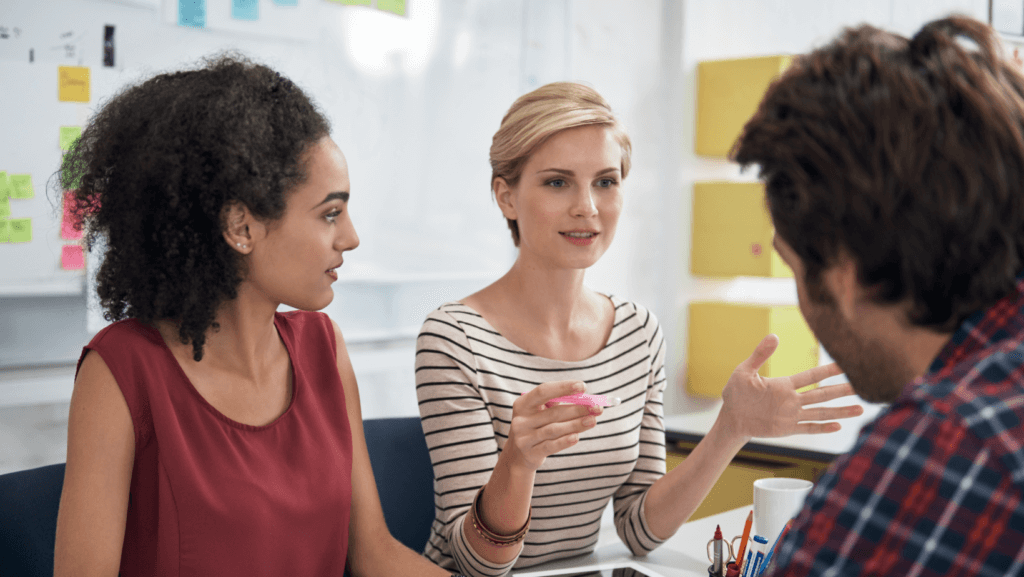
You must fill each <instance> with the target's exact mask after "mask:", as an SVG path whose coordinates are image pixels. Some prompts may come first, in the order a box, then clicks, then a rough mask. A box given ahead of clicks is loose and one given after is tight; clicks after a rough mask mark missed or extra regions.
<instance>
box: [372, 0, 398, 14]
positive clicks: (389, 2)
mask: <svg viewBox="0 0 1024 577" xmlns="http://www.w3.org/2000/svg"><path fill="white" fill-rule="evenodd" d="M377 8H378V9H379V10H384V11H385V12H391V13H392V14H398V15H399V16H405V0H377Z"/></svg>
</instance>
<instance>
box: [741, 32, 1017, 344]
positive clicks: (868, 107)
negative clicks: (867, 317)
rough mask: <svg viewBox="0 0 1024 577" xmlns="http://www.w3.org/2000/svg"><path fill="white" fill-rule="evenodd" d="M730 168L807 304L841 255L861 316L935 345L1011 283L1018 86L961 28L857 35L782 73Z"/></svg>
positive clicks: (818, 296)
mask: <svg viewBox="0 0 1024 577" xmlns="http://www.w3.org/2000/svg"><path fill="white" fill-rule="evenodd" d="M732 156H733V158H734V159H735V160H736V161H738V162H739V163H740V164H742V165H743V166H747V165H750V164H754V163H756V164H758V165H760V176H761V178H762V180H764V181H765V185H766V192H767V202H768V208H769V211H770V213H771V216H772V220H773V221H774V223H775V227H776V232H777V234H778V235H779V236H780V237H781V238H782V239H783V240H785V241H786V243H788V244H789V245H790V246H792V247H793V250H794V251H795V252H796V254H797V255H798V256H799V257H800V259H801V261H802V262H803V264H804V266H805V268H806V275H805V276H806V281H807V287H808V293H809V295H810V296H811V298H812V299H815V300H817V301H819V302H820V301H823V300H827V299H826V298H825V297H826V293H825V292H824V290H823V287H822V286H821V273H822V272H823V270H824V269H825V268H827V267H828V266H830V265H831V264H833V263H834V262H836V259H837V257H838V256H839V255H840V254H841V253H842V254H847V255H849V256H850V257H852V258H853V259H854V261H855V262H856V264H857V269H858V274H859V280H860V282H861V284H863V285H864V286H867V287H870V288H871V289H872V296H873V298H874V299H875V300H876V302H880V303H899V302H907V303H909V321H910V322H912V323H913V324H915V325H918V326H924V327H929V328H933V329H935V330H940V331H944V332H948V331H951V330H953V329H955V328H956V327H957V326H959V325H960V324H961V323H962V322H963V320H964V319H965V318H966V317H967V316H969V315H970V314H971V313H973V312H975V311H978V310H981V309H984V308H987V307H989V306H991V305H992V304H993V303H995V302H996V301H997V300H998V299H1000V298H1002V297H1003V296H1005V295H1006V294H1008V293H1009V292H1010V291H1011V290H1012V289H1013V287H1014V286H1015V284H1016V276H1017V275H1018V274H1019V273H1021V270H1022V267H1024V77H1022V76H1021V74H1020V73H1019V72H1018V71H1017V70H1016V68H1015V66H1014V65H1013V64H1012V63H1011V62H1008V61H1006V60H1004V59H1003V56H1002V53H1001V48H1000V42H999V39H998V36H997V35H996V33H995V32H994V31H993V30H992V28H990V27H989V26H987V25H985V24H983V23H981V22H978V21H976V20H973V19H971V18H968V17H964V16H951V17H948V18H944V19H941V20H936V21H933V22H930V23H928V24H927V25H925V26H924V27H923V28H922V29H921V30H920V31H919V32H918V33H917V34H916V35H915V36H914V37H913V39H909V40H908V39H907V38H904V37H902V36H898V35H896V34H891V33H889V32H885V31H882V30H879V29H877V28H874V27H871V26H860V27H857V28H852V29H847V30H846V31H844V33H842V34H841V35H840V36H839V37H838V38H837V39H836V40H834V41H833V42H832V43H831V44H828V45H827V46H824V47H822V48H819V49H817V50H814V51H813V52H811V53H809V54H807V55H805V56H801V57H799V58H796V59H795V60H794V62H793V64H792V66H791V67H790V68H789V69H788V70H786V71H785V72H784V73H783V74H782V76H781V77H780V78H779V79H777V80H776V81H775V82H774V83H773V85H772V86H771V87H770V88H769V89H768V91H767V94H766V95H765V97H764V99H763V100H762V102H761V104H760V107H759V108H758V110H757V112H756V113H755V115H754V116H753V117H752V118H751V120H750V121H749V122H748V123H747V125H746V127H745V128H744V131H743V134H742V136H741V137H740V139H739V140H738V141H737V143H736V145H735V147H734V148H733V153H732Z"/></svg>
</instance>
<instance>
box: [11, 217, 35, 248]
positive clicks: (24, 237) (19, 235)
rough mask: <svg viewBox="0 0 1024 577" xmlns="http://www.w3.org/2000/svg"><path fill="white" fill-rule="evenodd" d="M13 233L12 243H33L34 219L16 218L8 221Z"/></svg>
mask: <svg viewBox="0 0 1024 577" xmlns="http://www.w3.org/2000/svg"><path fill="white" fill-rule="evenodd" d="M7 226H8V228H10V231H11V241H10V242H12V243H13V242H32V219H31V218H15V219H12V220H9V221H7Z"/></svg>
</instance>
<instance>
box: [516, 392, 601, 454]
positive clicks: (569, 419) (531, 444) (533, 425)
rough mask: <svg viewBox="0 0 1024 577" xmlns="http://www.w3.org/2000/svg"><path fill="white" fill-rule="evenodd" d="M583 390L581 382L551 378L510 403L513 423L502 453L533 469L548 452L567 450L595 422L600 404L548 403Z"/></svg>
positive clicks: (599, 410) (599, 411)
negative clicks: (552, 380)
mask: <svg viewBox="0 0 1024 577" xmlns="http://www.w3.org/2000/svg"><path fill="white" fill-rule="evenodd" d="M584 391H586V386H585V385H584V384H583V383H582V382H580V381H554V382H550V383H542V384H540V385H537V387H536V388H534V389H533V390H532V391H530V392H528V393H526V394H524V395H522V396H520V397H519V398H518V399H516V400H515V402H514V403H512V426H511V427H510V428H509V432H508V442H506V443H505V448H504V449H503V451H502V452H503V453H509V451H512V452H511V453H509V456H510V457H512V458H513V462H515V463H518V464H521V465H522V466H525V467H527V468H529V469H530V470H531V471H536V470H537V469H539V468H540V466H541V465H542V464H543V463H544V459H546V458H547V457H548V455H553V454H555V453H557V452H559V451H561V450H563V449H567V448H569V447H571V446H573V445H575V444H576V443H578V442H579V440H580V433H582V432H583V431H586V430H587V429H590V428H592V427H593V426H594V425H596V424H597V419H596V417H597V415H600V414H601V412H602V409H601V407H588V406H581V405H562V404H557V403H556V404H554V405H552V404H549V401H550V400H551V399H554V398H557V397H563V396H567V395H574V394H577V393H582V392H584Z"/></svg>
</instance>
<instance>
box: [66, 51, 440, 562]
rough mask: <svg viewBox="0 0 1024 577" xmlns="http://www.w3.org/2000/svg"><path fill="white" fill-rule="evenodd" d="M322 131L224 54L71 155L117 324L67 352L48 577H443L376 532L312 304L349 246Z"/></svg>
mask: <svg viewBox="0 0 1024 577" xmlns="http://www.w3.org/2000/svg"><path fill="white" fill-rule="evenodd" d="M329 130H330V128H329V125H328V122H327V120H326V119H325V118H324V116H323V115H322V114H321V113H320V112H319V111H318V110H317V108H316V106H315V105H314V104H313V103H312V102H311V101H310V99H309V98H308V97H307V96H306V95H305V94H304V93H303V92H302V90H300V89H299V88H298V87H297V86H296V85H295V84H293V83H292V82H291V81H289V80H288V79H287V78H284V77H282V76H281V75H279V74H277V73H276V72H274V71H273V70H271V69H269V68H267V67H265V66H262V65H258V64H254V63H251V62H249V61H247V60H245V59H244V58H241V57H237V56H222V57H219V58H216V59H214V60H210V61H207V62H205V63H204V65H203V66H202V67H200V68H197V69H194V70H187V71H181V72H175V73H169V74H162V75H159V76H157V77H155V78H152V79H150V80H148V81H146V82H144V83H142V84H139V85H137V86H134V87H130V88H128V89H126V90H124V91H123V92H121V93H120V94H119V95H117V96H116V97H114V98H113V99H112V100H111V101H109V102H108V103H106V104H105V105H104V106H103V108H102V110H101V111H99V113H98V114H97V115H96V117H95V118H94V120H93V121H92V122H91V123H90V124H89V126H88V127H86V129H85V131H84V132H83V135H82V138H81V139H80V140H79V142H78V144H77V145H76V146H75V147H74V149H73V150H72V151H71V152H70V154H69V155H68V156H67V157H66V158H65V160H64V163H63V165H62V168H61V174H60V177H61V180H62V181H63V182H64V183H65V184H69V183H74V185H75V187H76V189H77V190H76V192H75V193H74V194H75V198H76V200H77V205H78V210H79V212H80V216H81V217H82V218H83V219H84V221H85V222H86V226H87V230H88V234H87V239H88V241H89V243H90V244H91V243H93V242H94V241H96V240H97V239H100V238H102V239H103V240H105V242H106V243H107V254H106V257H105V259H104V261H103V264H102V266H101V267H100V269H99V271H98V293H99V297H100V300H101V302H102V305H103V307H104V309H105V313H106V316H107V318H108V319H109V320H111V321H117V322H114V323H113V324H112V325H110V326H109V327H107V328H106V329H104V330H103V331H101V332H100V333H99V334H97V335H96V337H95V338H94V339H93V340H92V342H90V343H89V345H88V346H86V347H85V349H84V350H83V353H82V358H81V360H80V361H79V367H78V374H77V376H76V379H75V388H74V393H73V395H72V399H71V415H70V419H69V430H68V458H67V469H66V474H65V482H64V491H63V495H62V496H61V504H60V513H59V516H58V522H57V540H56V554H55V564H54V565H55V574H56V575H76V576H80V575H110V576H113V575H117V574H119V572H120V574H121V575H126V576H128V575H161V576H162V575H179V574H185V573H187V574H197V575H218V576H224V575H246V576H251V575H274V576H279V575H341V574H342V573H343V572H344V570H345V568H346V565H347V566H348V568H349V569H350V570H351V572H352V573H353V574H355V575H367V574H374V575H408V574H416V575H432V574H433V575H447V572H445V571H443V570H441V569H439V568H438V567H436V566H435V565H434V564H432V563H430V562H429V561H427V560H426V559H424V558H423V557H421V556H420V555H418V554H416V553H414V552H413V551H411V550H409V549H406V548H404V547H402V545H400V544H399V543H398V541H396V540H395V539H394V538H392V537H391V536H390V534H389V533H388V530H387V527H386V525H385V523H384V517H383V514H382V512H381V507H380V502H379V499H378V497H377V493H376V486H375V484H374V479H373V472H372V469H371V467H370V460H369V456H368V454H367V449H366V443H365V440H364V437H363V432H362V419H361V416H360V408H359V394H358V390H357V388H356V382H355V374H354V372H353V370H352V365H351V362H350V361H349V357H348V353H347V351H346V348H345V342H344V340H343V339H342V335H341V332H340V330H339V328H338V326H337V325H336V324H334V323H333V321H331V320H330V319H329V318H328V317H327V316H326V315H324V314H322V313H316V312H307V311H315V310H318V309H321V308H323V307H325V306H326V305H327V304H328V303H330V302H331V300H332V299H333V297H334V293H333V291H332V289H331V284H332V283H333V282H334V281H335V280H337V274H336V272H335V271H336V269H337V268H338V267H339V266H341V264H342V260H343V259H342V255H343V253H344V252H345V251H348V250H352V249H354V248H356V246H357V245H358V244H359V239H358V237H357V235H356V231H355V228H354V227H353V225H352V221H351V220H350V219H349V215H348V207H347V204H348V199H349V194H350V190H349V177H348V167H347V165H346V162H345V157H344V155H343V154H342V153H341V150H339V148H338V146H337V145H336V144H335V143H334V141H333V140H331V138H330V137H329ZM282 303H283V304H287V305H289V306H291V307H294V308H297V309H300V310H299V311H296V312H292V313H285V314H281V313H278V312H277V309H278V305H280V304H282Z"/></svg>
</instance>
